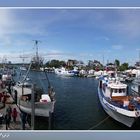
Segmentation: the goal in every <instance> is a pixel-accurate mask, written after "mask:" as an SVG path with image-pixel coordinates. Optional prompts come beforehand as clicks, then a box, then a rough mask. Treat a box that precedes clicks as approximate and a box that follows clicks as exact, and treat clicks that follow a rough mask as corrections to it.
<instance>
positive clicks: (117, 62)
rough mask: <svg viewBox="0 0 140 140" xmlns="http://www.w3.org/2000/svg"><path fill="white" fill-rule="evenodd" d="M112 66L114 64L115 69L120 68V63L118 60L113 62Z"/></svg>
mask: <svg viewBox="0 0 140 140" xmlns="http://www.w3.org/2000/svg"><path fill="white" fill-rule="evenodd" d="M114 64H115V66H116V67H117V68H119V67H120V61H119V60H117V59H116V60H115V62H114Z"/></svg>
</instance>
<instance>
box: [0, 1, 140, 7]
mask: <svg viewBox="0 0 140 140" xmlns="http://www.w3.org/2000/svg"><path fill="white" fill-rule="evenodd" d="M0 6H140V1H139V0H1V1H0Z"/></svg>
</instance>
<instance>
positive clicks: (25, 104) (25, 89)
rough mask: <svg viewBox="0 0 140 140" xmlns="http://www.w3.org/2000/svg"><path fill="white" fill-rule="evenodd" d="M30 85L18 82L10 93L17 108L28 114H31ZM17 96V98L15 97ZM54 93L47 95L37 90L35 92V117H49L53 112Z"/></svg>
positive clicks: (26, 82)
mask: <svg viewBox="0 0 140 140" xmlns="http://www.w3.org/2000/svg"><path fill="white" fill-rule="evenodd" d="M32 93H33V92H32V84H31V83H29V82H28V81H25V82H24V83H21V82H18V83H17V84H16V85H15V86H14V87H13V91H12V96H13V98H14V99H15V100H16V98H17V105H18V106H19V108H20V109H21V110H22V111H23V112H25V113H28V114H31V112H32V101H31V98H32V97H31V96H32V95H31V94H32ZM16 94H17V97H16ZM54 104H55V99H54V93H53V92H51V89H50V93H49V94H42V92H41V91H40V90H39V89H36V90H35V115H36V116H44V117H49V115H50V113H53V111H54Z"/></svg>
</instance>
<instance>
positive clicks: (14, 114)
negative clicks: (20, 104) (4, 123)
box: [12, 108, 18, 123]
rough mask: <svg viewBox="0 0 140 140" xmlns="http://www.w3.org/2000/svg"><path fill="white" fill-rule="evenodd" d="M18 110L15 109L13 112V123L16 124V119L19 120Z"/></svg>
mask: <svg viewBox="0 0 140 140" xmlns="http://www.w3.org/2000/svg"><path fill="white" fill-rule="evenodd" d="M17 113H18V112H17V110H16V108H14V109H13V110H12V117H13V122H14V123H16V118H17Z"/></svg>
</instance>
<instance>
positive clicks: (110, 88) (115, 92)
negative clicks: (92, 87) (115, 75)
mask: <svg viewBox="0 0 140 140" xmlns="http://www.w3.org/2000/svg"><path fill="white" fill-rule="evenodd" d="M104 86H105V85H104ZM103 90H104V96H105V97H109V98H112V97H116V96H126V95H127V85H126V84H123V83H120V82H118V81H117V82H111V83H108V84H106V87H103Z"/></svg>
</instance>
